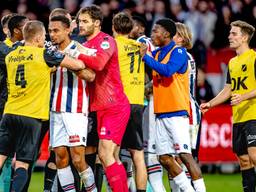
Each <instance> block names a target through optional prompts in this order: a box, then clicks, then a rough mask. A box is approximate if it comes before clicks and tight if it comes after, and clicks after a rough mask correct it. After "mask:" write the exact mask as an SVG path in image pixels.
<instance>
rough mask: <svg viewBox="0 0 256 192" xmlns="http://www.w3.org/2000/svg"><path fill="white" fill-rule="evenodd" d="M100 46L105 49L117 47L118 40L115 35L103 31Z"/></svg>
mask: <svg viewBox="0 0 256 192" xmlns="http://www.w3.org/2000/svg"><path fill="white" fill-rule="evenodd" d="M99 44H100V47H101V48H102V49H104V50H106V49H109V48H111V47H112V48H113V47H116V41H115V39H114V38H113V37H111V36H110V35H108V34H106V33H103V32H101V34H100V40H99Z"/></svg>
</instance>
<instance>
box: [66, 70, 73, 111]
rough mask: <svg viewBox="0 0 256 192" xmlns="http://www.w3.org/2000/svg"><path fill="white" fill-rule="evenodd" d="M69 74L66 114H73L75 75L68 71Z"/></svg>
mask: <svg viewBox="0 0 256 192" xmlns="http://www.w3.org/2000/svg"><path fill="white" fill-rule="evenodd" d="M67 74H68V88H67V102H66V112H71V109H72V96H73V74H72V72H70V71H67Z"/></svg>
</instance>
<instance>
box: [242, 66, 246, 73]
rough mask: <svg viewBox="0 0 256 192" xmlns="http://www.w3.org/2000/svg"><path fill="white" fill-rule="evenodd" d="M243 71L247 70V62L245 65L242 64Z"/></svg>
mask: <svg viewBox="0 0 256 192" xmlns="http://www.w3.org/2000/svg"><path fill="white" fill-rule="evenodd" d="M242 71H243V72H245V71H247V65H246V64H243V65H242Z"/></svg>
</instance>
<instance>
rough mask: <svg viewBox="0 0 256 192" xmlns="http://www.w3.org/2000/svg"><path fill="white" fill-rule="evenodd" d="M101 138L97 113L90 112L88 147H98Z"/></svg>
mask: <svg viewBox="0 0 256 192" xmlns="http://www.w3.org/2000/svg"><path fill="white" fill-rule="evenodd" d="M98 144H99V137H98V133H97V115H96V112H90V113H89V116H88V135H87V142H86V145H87V146H93V147H98Z"/></svg>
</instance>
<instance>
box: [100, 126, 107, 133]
mask: <svg viewBox="0 0 256 192" xmlns="http://www.w3.org/2000/svg"><path fill="white" fill-rule="evenodd" d="M100 135H106V127H101V128H100Z"/></svg>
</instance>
